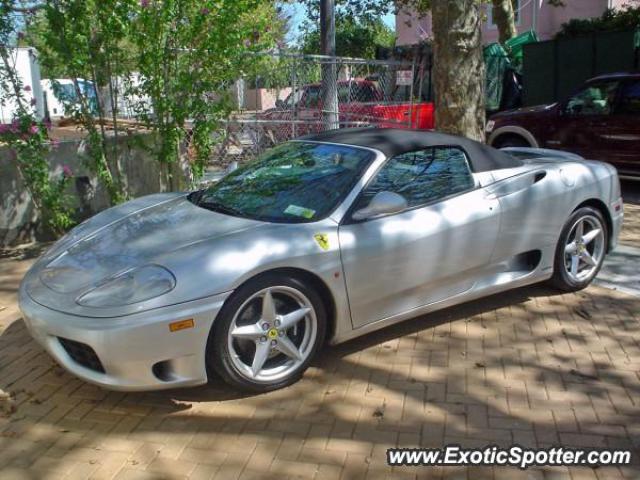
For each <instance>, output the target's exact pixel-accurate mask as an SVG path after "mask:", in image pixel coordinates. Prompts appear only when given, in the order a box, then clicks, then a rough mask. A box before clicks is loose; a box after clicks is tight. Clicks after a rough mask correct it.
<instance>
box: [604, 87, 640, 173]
mask: <svg viewBox="0 0 640 480" xmlns="http://www.w3.org/2000/svg"><path fill="white" fill-rule="evenodd" d="M618 98H619V100H618V103H617V105H616V107H615V109H614V112H613V115H612V122H611V125H610V129H609V131H608V132H606V134H605V140H606V143H607V147H608V151H609V152H610V154H609V156H607V157H605V158H604V160H606V161H608V162H610V163H612V164H613V165H615V166H616V168H617V169H618V171H619V172H620V174H621V175H624V174H627V175H633V176H639V175H640V79H629V80H627V81H625V82H623V84H622V86H621V88H620V95H619V97H618Z"/></svg>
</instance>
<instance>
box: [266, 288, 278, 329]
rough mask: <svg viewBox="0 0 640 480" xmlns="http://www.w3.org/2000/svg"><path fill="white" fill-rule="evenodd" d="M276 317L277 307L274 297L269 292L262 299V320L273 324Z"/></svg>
mask: <svg viewBox="0 0 640 480" xmlns="http://www.w3.org/2000/svg"><path fill="white" fill-rule="evenodd" d="M276 315H277V313H276V305H275V303H274V302H273V295H271V290H267V291H266V292H264V296H263V297H262V320H265V321H267V322H273V321H274V320H275V319H276Z"/></svg>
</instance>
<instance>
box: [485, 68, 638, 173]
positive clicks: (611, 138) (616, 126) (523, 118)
mask: <svg viewBox="0 0 640 480" xmlns="http://www.w3.org/2000/svg"><path fill="white" fill-rule="evenodd" d="M487 135H488V138H487V142H488V143H489V144H490V145H492V146H494V147H498V148H502V147H540V148H553V149H556V150H565V151H569V152H573V153H576V154H578V155H580V156H582V157H585V158H589V159H593V160H602V161H605V162H609V163H611V164H612V165H614V166H615V167H616V168H617V169H618V172H619V174H620V176H621V177H625V176H628V177H635V178H638V177H640V73H618V74H611V75H603V76H600V77H596V78H593V79H591V80H589V81H587V82H586V83H585V84H583V85H582V86H581V87H580V88H579V89H578V90H577V91H576V93H574V94H573V95H571V96H570V97H569V98H567V99H565V100H564V101H562V102H558V103H554V104H552V105H541V106H538V107H529V108H521V109H519V110H511V111H507V112H501V113H498V114H496V115H494V116H492V117H491V118H490V119H489V122H488V123H487Z"/></svg>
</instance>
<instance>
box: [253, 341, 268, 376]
mask: <svg viewBox="0 0 640 480" xmlns="http://www.w3.org/2000/svg"><path fill="white" fill-rule="evenodd" d="M269 350H270V347H269V343H267V342H265V343H260V342H259V343H256V354H255V355H254V356H253V363H252V364H251V374H252V375H253V377H254V378H255V377H256V376H257V375H258V374H259V373H260V370H262V367H263V366H264V362H266V361H267V358H269Z"/></svg>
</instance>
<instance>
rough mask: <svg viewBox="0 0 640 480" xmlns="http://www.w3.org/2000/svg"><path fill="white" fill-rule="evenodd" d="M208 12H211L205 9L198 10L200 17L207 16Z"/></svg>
mask: <svg viewBox="0 0 640 480" xmlns="http://www.w3.org/2000/svg"><path fill="white" fill-rule="evenodd" d="M210 11H211V10H209V9H208V8H207V7H204V8H203V9H202V10H200V13H201V14H202V15H209V12H210Z"/></svg>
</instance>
